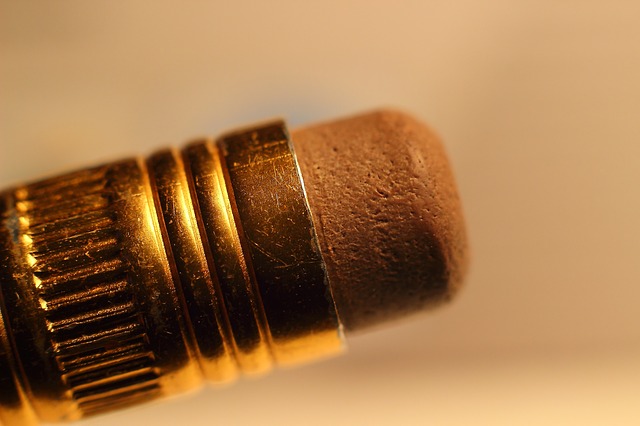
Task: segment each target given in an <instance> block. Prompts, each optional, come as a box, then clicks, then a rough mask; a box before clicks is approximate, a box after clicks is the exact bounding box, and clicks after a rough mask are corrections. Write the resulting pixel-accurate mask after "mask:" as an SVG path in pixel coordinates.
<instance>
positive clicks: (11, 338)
mask: <svg viewBox="0 0 640 426" xmlns="http://www.w3.org/2000/svg"><path fill="white" fill-rule="evenodd" d="M342 347H343V336H342V332H341V327H340V323H339V321H338V317H337V314H336V310H335V306H334V303H333V299H332V297H331V292H330V288H329V285H328V282H327V277H326V272H325V269H324V264H323V261H322V257H321V253H320V250H319V247H318V243H317V240H316V235H315V231H314V227H313V222H312V218H311V214H310V212H309V207H308V204H307V201H306V197H305V191H304V184H303V182H302V177H301V175H300V172H299V170H298V166H297V162H296V159H295V155H294V152H293V148H292V145H291V141H290V139H289V136H288V133H287V130H286V128H285V125H284V123H282V122H279V121H278V122H274V123H269V124H266V125H262V126H257V127H254V128H250V129H247V130H242V131H239V132H235V133H231V134H228V135H225V136H223V137H221V138H219V139H218V140H217V141H208V140H205V141H200V142H196V143H193V144H190V145H188V146H187V147H186V148H185V149H183V150H182V151H180V152H178V151H176V150H164V151H160V152H158V153H156V154H154V155H152V156H151V157H149V158H148V159H146V160H142V159H130V160H124V161H120V162H115V163H111V164H107V165H104V166H100V167H96V168H91V169H86V170H82V171H79V172H76V173H72V174H68V175H65V176H61V177H57V178H53V179H49V180H45V181H41V182H38V183H33V184H29V185H25V186H20V187H17V188H13V189H10V190H8V191H5V192H2V193H0V420H1V421H2V424H4V425H7V426H12V425H27V424H37V423H39V422H55V421H63V420H74V419H79V418H82V417H84V416H88V415H92V414H96V413H101V412H105V411H109V410H112V409H115V408H119V407H122V406H129V405H133V404H137V403H140V402H145V401H149V400H153V399H156V398H158V397H162V396H167V395H173V394H176V393H179V392H182V391H185V390H187V389H191V388H194V387H197V386H199V385H200V384H201V383H202V382H203V381H204V380H205V379H206V380H208V381H210V382H214V383H224V382H229V381H232V380H234V379H235V378H236V377H237V376H238V375H239V374H248V375H255V374H259V373H264V372H266V371H268V370H270V369H271V368H273V366H275V365H292V364H296V363H299V362H304V361H308V360H311V359H315V358H318V357H324V356H327V355H332V354H334V353H337V352H338V351H340V350H341V348H342Z"/></svg>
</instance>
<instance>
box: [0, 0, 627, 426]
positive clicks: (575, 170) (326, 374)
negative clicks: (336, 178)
mask: <svg viewBox="0 0 640 426" xmlns="http://www.w3.org/2000/svg"><path fill="white" fill-rule="evenodd" d="M0 55H1V56H0V184H1V185H3V186H4V185H9V184H11V183H16V182H19V181H21V180H24V179H32V178H34V177H38V176H46V175H49V174H51V173H54V172H58V171H62V170H66V169H68V168H69V167H75V166H80V165H85V164H90V163H94V162H96V161H103V160H106V159H113V158H117V157H119V156H122V155H128V154H133V153H148V152H150V151H151V150H153V149H154V148H156V147H160V146H162V145H166V144H177V143H181V142H183V141H184V140H186V139H187V138H191V137H194V136H199V135H202V134H212V133H216V132H217V131H220V130H224V129H227V128H228V127H230V126H234V125H238V124H246V123H247V122H251V121H252V120H258V119H263V118H270V117H272V116H274V115H284V116H286V117H288V118H289V119H290V121H291V122H292V123H293V124H302V123H305V122H309V121H315V120H319V119H325V118H331V117H337V116H340V115H342V114H347V113H354V112H358V111H361V110H364V109H369V108H372V107H376V106H380V105H393V106H398V107H401V108H404V109H406V110H409V111H412V112H413V113H414V114H416V115H417V116H419V117H421V118H422V119H424V120H427V121H428V122H429V123H431V124H432V125H433V126H434V127H435V128H437V129H438V130H439V132H440V133H441V134H442V136H443V137H444V139H445V140H446V144H447V147H448V150H449V152H450V154H451V159H452V161H453V163H454V167H455V169H456V172H457V176H458V180H459V185H460V189H461V192H462V196H463V199H464V204H465V209H466V213H467V216H468V224H469V229H470V235H471V238H472V245H473V252H474V255H473V267H472V272H471V274H470V276H469V279H468V283H467V287H466V290H465V291H464V292H463V293H462V294H461V296H460V298H459V299H458V300H457V301H456V302H455V303H454V304H453V305H451V306H449V307H448V308H447V309H443V310H440V311H438V312H435V313H433V314H432V315H427V316H424V317H421V318H418V319H415V320H414V321H412V322H407V323H406V324H404V325H398V326H394V327H390V328H387V329H385V330H381V331H379V332H375V333H372V334H369V335H367V336H363V337H357V338H354V339H352V340H351V341H350V352H349V353H348V354H347V355H346V356H343V357H341V358H338V359H334V360H330V361H326V362H324V363H321V364H318V365H315V366H308V367H305V368H301V369H297V370H292V371H280V372H277V373H274V374H272V375H271V376H269V377H267V378H264V379H262V380H258V381H243V382H241V383H239V384H237V385H235V386H233V387H230V388H228V389H225V390H206V391H205V392H202V393H200V394H197V395H194V396H191V397H190V398H182V399H177V400H174V401H170V402H168V403H165V404H158V405H151V406H147V407H143V408H139V409H137V410H132V411H127V412H124V413H118V414H115V415H111V416H106V417H102V418H96V419H92V420H88V421H86V422H85V423H84V425H85V426H102V425H111V424H114V423H117V424H121V425H129V424H131V425H134V424H157V425H175V424H176V423H179V424H180V423H181V424H189V425H199V424H202V425H210V424H220V425H234V424H248V423H250V422H253V423H255V424H266V425H287V424H296V423H300V424H312V425H327V424H345V425H352V424H363V425H391V424H394V425H395V424H410V425H412V424H432V425H470V424H489V425H514V424H545V425H552V424H553V425H555V424H558V425H567V424H579V425H603V424H613V425H619V424H624V425H627V424H628V425H636V424H640V309H639V302H640V285H639V284H640V283H639V279H640V262H638V255H640V221H639V220H638V218H639V216H640V191H639V190H638V182H639V181H640V167H638V166H640V120H639V117H638V115H639V113H640V78H639V77H640V3H638V2H637V1H628V2H624V1H617V2H616V1H607V2H604V1H577V0H576V1H524V2H514V1H491V2H474V1H460V2H450V1H413V2H409V1H406V2H402V1H398V2H382V1H361V2H355V1H353V2H345V1H333V0H326V1H323V2H313V3H312V2H300V1H269V2H240V1H234V2H202V1H194V2H188V3H184V2H182V3H179V2H173V3H167V2H161V1H154V2H148V3H143V2H134V1H130V2H95V1H94V2H86V1H78V2H39V3H38V2H32V1H26V2H17V1H16V2H13V1H12V2H9V1H3V2H2V3H1V6H0Z"/></svg>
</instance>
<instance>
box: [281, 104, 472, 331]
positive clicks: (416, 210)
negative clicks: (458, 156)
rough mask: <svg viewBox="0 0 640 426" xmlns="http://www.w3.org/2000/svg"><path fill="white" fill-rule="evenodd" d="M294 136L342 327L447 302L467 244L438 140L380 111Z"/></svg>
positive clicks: (366, 325)
mask: <svg viewBox="0 0 640 426" xmlns="http://www.w3.org/2000/svg"><path fill="white" fill-rule="evenodd" d="M292 140H293V144H294V148H295V151H296V155H297V157H298V161H299V163H300V169H301V173H302V177H303V179H304V183H305V188H306V190H307V196H308V198H309V205H310V208H311V214H312V216H313V219H314V222H315V224H316V231H317V233H318V239H319V243H320V247H321V250H322V253H323V256H324V259H325V263H326V266H327V273H328V276H329V282H330V284H331V289H332V292H333V296H334V299H335V303H336V307H337V310H338V315H339V316H340V319H341V321H342V323H343V325H344V326H345V328H346V329H347V331H354V330H362V329H365V328H369V327H372V326H375V325H378V324H380V323H382V322H386V321H389V320H394V319H397V318H400V317H403V316H406V315H409V314H412V313H415V312H418V311H422V310H424V309H426V308H429V307H432V306H435V305H437V304H439V303H441V302H443V301H446V300H449V299H450V298H451V296H452V295H453V294H454V293H455V292H456V290H457V289H458V287H459V285H460V283H461V281H462V278H463V275H464V273H465V270H466V266H467V241H466V233H465V227H464V220H463V216H462V210H461V206H460V199H459V196H458V192H457V190H456V185H455V181H454V178H453V174H452V172H451V168H450V166H449V162H448V160H447V156H446V154H445V151H444V149H443V146H442V144H441V143H440V141H439V139H438V137H437V136H436V135H435V134H434V133H433V132H432V131H431V130H430V129H429V128H428V127H427V126H425V125H424V124H422V123H421V122H419V121H417V120H416V119H414V118H413V117H411V116H410V115H407V114H405V113H401V112H397V111H393V110H381V111H376V112H372V113H369V114H365V115H361V116H357V117H353V118H348V119H345V120H340V121H333V122H329V123H326V124H319V125H315V126H311V127H307V128H303V129H300V130H297V131H294V132H293V133H292Z"/></svg>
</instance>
